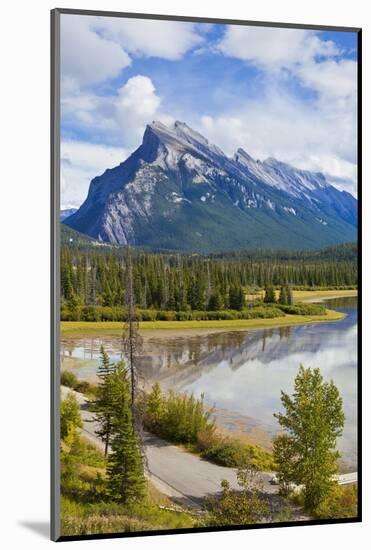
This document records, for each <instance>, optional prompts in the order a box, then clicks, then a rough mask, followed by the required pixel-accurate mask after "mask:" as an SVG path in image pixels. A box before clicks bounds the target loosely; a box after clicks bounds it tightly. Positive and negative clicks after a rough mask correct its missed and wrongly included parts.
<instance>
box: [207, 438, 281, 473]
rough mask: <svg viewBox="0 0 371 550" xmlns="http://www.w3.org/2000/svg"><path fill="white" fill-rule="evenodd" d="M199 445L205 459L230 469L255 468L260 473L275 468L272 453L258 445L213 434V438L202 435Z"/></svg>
mask: <svg viewBox="0 0 371 550" xmlns="http://www.w3.org/2000/svg"><path fill="white" fill-rule="evenodd" d="M198 445H199V448H200V450H201V455H202V456H203V457H204V458H206V459H207V460H210V461H211V462H215V463H216V464H220V465H221V466H228V467H230V468H242V467H245V468H247V467H253V468H255V469H256V470H260V471H271V470H274V468H275V464H274V461H273V457H272V455H271V454H270V453H268V452H267V451H264V450H263V449H260V448H259V447H257V446H256V445H250V444H248V443H243V442H241V441H239V440H237V439H233V438H231V437H222V436H220V435H217V434H213V435H212V437H206V438H205V436H204V435H203V434H201V437H199V439H198Z"/></svg>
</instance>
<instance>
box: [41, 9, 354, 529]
mask: <svg viewBox="0 0 371 550" xmlns="http://www.w3.org/2000/svg"><path fill="white" fill-rule="evenodd" d="M210 16H212V14H211V13H210ZM360 48H361V31H360V29H355V28H338V27H321V26H309V25H308V26H305V25H293V24H281V23H280V24H275V23H262V22H249V21H235V20H225V21H223V20H216V19H197V18H191V17H190V18H186V17H173V16H155V15H141V14H121V13H108V12H107V13H105V12H89V11H79V10H67V9H58V10H53V12H52V216H53V218H52V260H53V262H52V264H53V266H52V512H51V515H52V538H53V540H73V539H87V538H102V537H123V536H139V535H144V534H145V535H152V534H176V533H188V532H192V531H215V530H230V529H246V528H268V527H279V526H290V525H293V526H294V525H308V524H320V523H330V522H337V523H341V522H354V521H360V520H361V506H360V487H361V485H360V478H361V464H360V458H361V456H360V445H361V442H360V384H361V371H360V356H359V353H360V352H359V349H358V348H359V342H360V327H359V324H358V317H357V311H358V309H359V308H360V299H359V294H358V293H359V290H360V289H359V282H360V279H359V249H360V246H361V242H360V229H359V224H360V221H359V212H360V207H359V199H360V193H361V188H360V174H361V159H360V138H359V136H360V82H361V64H360V61H361V49H360Z"/></svg>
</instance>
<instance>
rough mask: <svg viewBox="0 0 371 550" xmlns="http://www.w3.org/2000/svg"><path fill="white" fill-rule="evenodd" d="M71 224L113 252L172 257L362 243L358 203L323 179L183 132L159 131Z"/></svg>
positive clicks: (152, 127)
mask: <svg viewBox="0 0 371 550" xmlns="http://www.w3.org/2000/svg"><path fill="white" fill-rule="evenodd" d="M65 223H66V225H68V226H69V227H72V228H73V229H76V230H77V231H80V232H81V233H85V234H87V235H89V236H91V237H93V238H96V239H99V240H102V241H106V242H111V243H114V244H124V245H125V244H130V245H138V246H141V245H144V246H149V247H151V246H153V247H154V248H161V247H163V248H167V249H174V250H176V249H178V250H188V251H189V250H194V251H195V252H212V251H215V250H222V249H224V250H228V249H233V248H236V249H239V248H244V247H245V248H246V247H256V246H258V247H264V246H268V247H273V248H276V247H281V248H282V246H283V245H284V246H287V247H288V248H318V247H319V246H326V245H333V244H337V243H340V242H346V241H351V240H354V239H355V238H356V224H357V201H356V199H354V197H352V195H350V194H349V193H347V192H345V191H339V190H338V189H336V188H335V187H333V186H332V185H331V184H330V183H329V182H327V180H326V178H325V176H324V175H323V174H321V173H318V172H310V171H307V170H299V169H297V168H294V167H292V166H291V165H289V164H286V163H283V162H281V161H278V160H276V159H266V160H265V161H263V162H261V161H259V160H254V159H253V158H252V157H251V156H250V155H249V154H248V153H247V152H246V151H244V150H243V149H242V148H239V149H238V150H237V151H236V153H235V155H234V157H232V158H230V157H228V156H227V155H225V153H224V152H223V151H222V150H221V149H220V148H219V147H218V146H216V145H213V144H212V143H210V142H209V141H208V140H207V139H206V138H205V137H204V136H202V135H201V134H199V133H198V132H196V131H195V130H193V129H192V128H190V127H189V126H187V124H185V123H184V122H179V121H176V122H175V124H174V126H173V127H172V128H169V127H168V126H166V125H164V124H163V123H161V122H158V121H154V122H152V124H149V125H147V127H146V129H145V132H144V135H143V141H142V144H141V145H140V146H139V147H138V148H137V149H136V150H135V151H134V152H133V153H132V154H131V155H130V156H129V157H128V158H127V159H126V160H125V161H124V162H122V163H120V164H119V165H118V166H116V167H115V168H112V169H108V170H106V171H105V172H104V173H103V174H102V175H101V176H98V177H96V178H94V179H93V180H92V181H91V184H90V187H89V192H88V196H87V198H86V200H85V201H84V203H83V204H82V205H81V207H80V208H79V210H78V211H77V212H76V213H74V214H73V215H72V216H70V217H68V219H67V220H65Z"/></svg>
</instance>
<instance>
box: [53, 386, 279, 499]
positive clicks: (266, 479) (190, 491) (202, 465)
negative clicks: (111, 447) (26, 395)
mask: <svg viewBox="0 0 371 550" xmlns="http://www.w3.org/2000/svg"><path fill="white" fill-rule="evenodd" d="M69 392H71V393H73V394H74V395H75V397H76V399H77V401H78V403H79V404H80V407H81V417H82V420H83V432H84V436H85V437H86V438H87V439H88V440H89V441H90V442H91V443H93V444H94V445H95V446H97V447H99V448H100V449H102V450H103V449H104V445H103V443H102V441H101V440H100V439H99V438H98V437H97V436H96V435H95V431H96V430H97V429H98V425H97V423H96V422H94V421H93V414H92V413H91V412H89V411H88V410H87V409H86V406H87V399H86V398H85V397H84V395H83V394H81V393H78V392H75V391H73V390H70V389H69V388H66V387H62V397H63V398H65V397H66V396H67V394H68V393H69ZM144 445H145V452H146V458H147V467H148V472H149V477H150V478H151V480H152V482H153V483H154V484H155V486H156V487H157V488H158V489H159V490H160V491H161V492H163V493H165V494H167V495H168V496H170V497H172V498H174V499H176V500H177V501H179V502H182V503H184V504H188V505H191V506H192V505H193V506H198V505H199V503H200V501H201V500H202V499H203V498H204V497H206V496H209V495H215V494H216V493H218V492H220V490H221V486H220V483H221V481H222V480H223V479H226V480H227V481H228V482H229V483H230V485H231V486H232V487H234V488H238V484H237V478H236V470H235V469H234V468H227V467H224V466H218V465H217V464H212V463H211V462H208V461H206V460H203V459H202V458H200V457H199V456H197V455H194V454H192V453H189V452H186V451H183V450H182V449H180V448H179V447H176V446H175V445H171V444H170V443H168V442H166V441H164V440H163V439H160V438H159V437H157V436H154V435H152V434H149V433H144ZM259 476H260V479H261V481H262V483H263V490H264V492H267V493H277V486H276V485H272V484H271V483H270V480H271V479H272V474H270V473H259Z"/></svg>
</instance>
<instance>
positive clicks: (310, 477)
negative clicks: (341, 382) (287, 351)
mask: <svg viewBox="0 0 371 550" xmlns="http://www.w3.org/2000/svg"><path fill="white" fill-rule="evenodd" d="M281 401H282V404H283V406H284V409H285V412H284V413H278V414H275V415H274V416H275V417H276V418H277V420H278V422H279V424H280V426H281V427H282V428H283V429H284V430H285V432H286V433H284V434H282V435H279V436H278V437H276V439H275V441H274V458H275V462H276V464H277V472H278V479H279V483H280V485H281V488H283V490H287V489H288V488H289V487H290V484H292V483H294V484H296V485H301V486H303V487H304V489H303V494H304V502H305V507H306V508H307V510H309V511H310V512H314V511H315V510H316V508H318V506H319V505H320V504H321V503H322V502H324V501H325V500H326V498H327V497H328V495H329V494H330V493H331V490H332V488H333V485H334V483H335V482H334V481H332V478H333V476H334V474H335V473H336V472H337V468H338V465H337V461H338V458H339V456H340V454H339V453H338V452H337V451H336V440H337V438H338V437H340V436H341V434H342V431H343V427H344V421H345V417H344V413H343V403H342V399H341V397H340V394H339V390H338V389H337V387H336V386H335V384H334V383H333V382H332V381H331V382H325V381H324V380H323V377H322V375H321V373H320V371H319V369H314V370H311V369H310V368H308V369H305V368H304V367H303V366H300V369H299V373H298V374H297V376H296V378H295V384H294V393H293V395H292V397H290V396H289V395H287V394H286V393H284V392H281Z"/></svg>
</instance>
